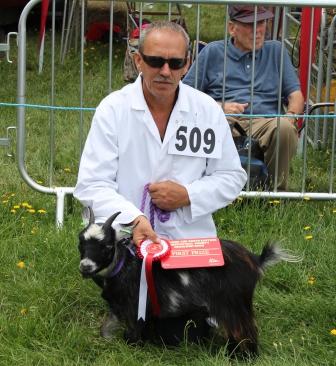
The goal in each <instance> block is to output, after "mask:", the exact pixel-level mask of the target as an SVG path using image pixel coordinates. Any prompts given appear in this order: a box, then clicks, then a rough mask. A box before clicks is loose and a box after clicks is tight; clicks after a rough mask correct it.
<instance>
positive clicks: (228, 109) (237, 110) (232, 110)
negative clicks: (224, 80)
mask: <svg viewBox="0 0 336 366" xmlns="http://www.w3.org/2000/svg"><path fill="white" fill-rule="evenodd" d="M218 103H219V104H220V105H222V102H218ZM248 105H249V104H248V103H236V102H225V103H224V106H223V110H224V112H225V113H227V114H243V113H244V111H245V109H246V108H247V107H248Z"/></svg>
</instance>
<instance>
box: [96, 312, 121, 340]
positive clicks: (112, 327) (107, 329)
mask: <svg viewBox="0 0 336 366" xmlns="http://www.w3.org/2000/svg"><path fill="white" fill-rule="evenodd" d="M118 329H120V324H119V320H118V318H117V317H116V316H115V315H114V314H109V315H108V316H107V317H106V318H105V319H104V320H103V323H102V325H101V327H100V335H101V337H103V338H105V339H111V338H113V337H114V335H115V332H116V331H117V330H118Z"/></svg>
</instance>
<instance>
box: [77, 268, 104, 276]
mask: <svg viewBox="0 0 336 366" xmlns="http://www.w3.org/2000/svg"><path fill="white" fill-rule="evenodd" d="M103 270H104V268H97V269H94V270H85V269H81V268H80V269H79V272H80V273H81V275H82V277H83V278H91V277H94V276H96V275H98V274H100V272H101V271H103Z"/></svg>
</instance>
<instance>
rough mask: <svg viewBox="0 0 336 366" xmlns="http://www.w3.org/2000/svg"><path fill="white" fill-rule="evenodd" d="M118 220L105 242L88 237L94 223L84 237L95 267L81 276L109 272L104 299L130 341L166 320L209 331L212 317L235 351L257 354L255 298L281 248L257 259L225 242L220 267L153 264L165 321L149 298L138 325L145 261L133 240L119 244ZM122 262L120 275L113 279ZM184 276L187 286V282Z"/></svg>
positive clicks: (85, 249)
mask: <svg viewBox="0 0 336 366" xmlns="http://www.w3.org/2000/svg"><path fill="white" fill-rule="evenodd" d="M114 217H115V215H114V216H113V217H111V218H110V219H109V220H108V221H107V222H106V223H105V224H104V226H103V228H102V232H103V233H104V235H103V237H100V238H95V237H94V235H93V236H90V235H87V237H85V235H84V234H85V233H86V231H87V230H88V228H89V227H90V224H89V225H88V227H87V228H85V229H84V230H83V232H82V233H81V234H80V244H79V250H80V253H81V259H82V260H83V259H84V258H88V259H90V260H91V261H92V262H94V266H90V265H83V266H81V272H82V273H83V275H85V276H87V277H93V278H99V277H98V276H99V274H102V273H103V271H105V272H104V277H103V282H102V283H101V285H102V288H103V292H102V297H103V298H104V299H105V300H106V301H107V302H108V304H109V306H110V309H111V313H112V314H114V315H115V316H116V317H117V318H118V319H119V320H121V321H124V323H125V325H126V333H127V339H128V340H129V341H130V342H136V341H139V340H141V339H146V338H147V337H148V329H149V328H150V327H151V325H153V324H157V325H158V326H165V325H167V322H166V323H164V319H171V318H177V317H181V318H184V319H188V318H189V317H190V318H192V319H194V320H195V319H196V323H197V324H198V325H199V327H200V328H204V329H206V326H204V325H205V318H210V319H212V320H213V321H214V323H215V324H216V323H217V325H218V327H216V328H217V331H218V333H219V334H221V335H222V336H224V337H225V338H226V339H227V340H228V345H229V347H230V349H233V350H238V351H242V352H244V353H249V354H257V352H258V340H257V328H256V324H255V320H254V315H253V307H252V300H253V293H254V289H255V286H256V284H257V282H258V280H259V278H260V276H261V275H262V273H263V269H264V267H265V266H266V265H267V264H269V262H272V261H278V260H281V259H283V258H281V255H280V254H279V253H277V250H276V246H273V245H267V246H265V247H264V249H263V251H262V253H261V255H260V256H258V255H255V254H253V253H251V252H249V251H248V250H247V249H246V248H245V247H243V246H242V245H240V244H238V243H235V242H233V241H227V240H221V247H222V251H223V255H224V260H225V265H224V266H221V267H208V268H193V269H179V270H165V269H162V268H161V264H160V263H159V262H154V263H153V277H154V282H155V287H156V291H157V295H158V299H159V303H160V316H159V318H158V319H154V318H153V316H152V312H151V304H150V301H149V299H147V314H146V323H145V324H143V322H141V321H140V322H139V321H137V314H138V300H139V285H140V272H141V265H142V260H141V259H139V258H138V257H137V256H135V255H134V254H132V253H131V251H130V250H129V244H130V240H121V241H116V234H115V232H114V230H113V229H112V228H111V222H112V221H113V219H114ZM111 219H112V220H111ZM91 225H95V224H91ZM123 260H124V264H123V266H122V267H121V269H120V271H119V272H118V273H117V274H114V275H113V276H109V274H111V272H113V270H114V269H115V268H116V267H117V266H118V264H119V263H121V261H123ZM83 263H85V264H87V263H90V262H85V261H84V262H83ZM81 264H82V261H81ZM106 269H107V271H106ZM97 273H98V276H97ZM184 276H187V279H188V281H182V279H183V277H184ZM184 279H186V277H184ZM160 322H161V324H160ZM154 328H155V327H154ZM168 342H169V341H168Z"/></svg>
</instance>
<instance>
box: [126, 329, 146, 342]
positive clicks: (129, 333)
mask: <svg viewBox="0 0 336 366" xmlns="http://www.w3.org/2000/svg"><path fill="white" fill-rule="evenodd" d="M124 339H125V341H126V342H127V344H130V345H140V346H141V345H142V344H143V341H142V339H141V336H140V335H139V332H137V331H135V330H125V332H124Z"/></svg>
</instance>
